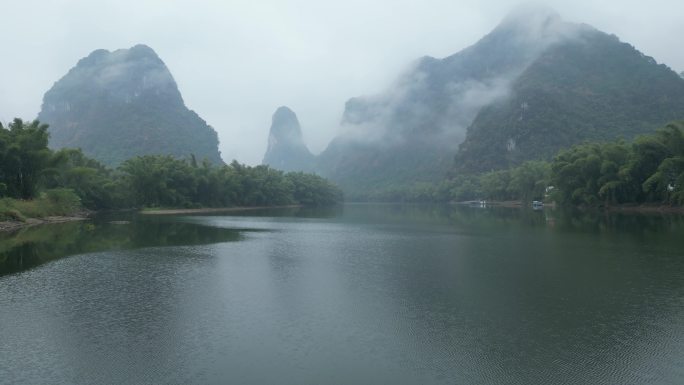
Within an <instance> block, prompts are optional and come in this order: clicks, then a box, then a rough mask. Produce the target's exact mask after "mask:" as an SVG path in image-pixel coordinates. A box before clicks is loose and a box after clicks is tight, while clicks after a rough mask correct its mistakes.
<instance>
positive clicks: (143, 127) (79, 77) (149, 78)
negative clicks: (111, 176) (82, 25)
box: [38, 45, 222, 166]
mask: <svg viewBox="0 0 684 385" xmlns="http://www.w3.org/2000/svg"><path fill="white" fill-rule="evenodd" d="M38 119H39V120H40V121H41V122H45V123H47V124H49V125H50V129H49V130H50V147H51V148H54V149H60V148H80V149H82V150H83V152H84V153H85V154H86V155H88V156H89V157H92V158H95V159H97V160H98V161H100V162H102V163H103V164H106V165H108V166H118V165H119V164H121V162H123V161H124V160H126V159H129V158H131V157H133V156H138V155H157V154H161V155H173V156H176V157H189V156H190V155H191V154H194V155H195V156H196V157H197V158H198V159H207V160H209V161H210V162H212V163H214V164H220V163H222V160H221V157H220V154H219V151H218V136H217V134H216V132H215V131H214V129H213V128H212V127H210V126H209V125H207V123H206V122H205V121H204V120H203V119H202V118H200V117H199V116H198V115H197V114H196V113H195V112H194V111H192V110H190V109H188V108H187V107H186V106H185V103H184V101H183V98H182V96H181V94H180V92H179V91H178V86H177V85H176V82H175V80H174V79H173V76H172V75H171V72H169V69H168V68H167V67H166V65H165V64H164V62H163V61H162V60H161V59H160V58H159V57H158V56H157V54H156V53H155V52H154V51H153V50H152V49H151V48H149V47H147V46H144V45H136V46H134V47H132V48H130V49H120V50H116V51H113V52H109V51H106V50H97V51H94V52H92V53H91V54H90V55H88V56H87V57H85V58H83V59H81V60H80V61H79V62H78V64H77V65H76V66H75V67H74V68H72V69H71V70H70V71H69V72H68V73H67V74H66V75H65V76H64V77H63V78H62V79H60V80H59V81H57V82H56V83H55V84H54V85H53V87H52V88H51V89H50V90H49V91H48V92H46V93H45V96H44V98H43V105H42V109H41V112H40V114H39V115H38Z"/></svg>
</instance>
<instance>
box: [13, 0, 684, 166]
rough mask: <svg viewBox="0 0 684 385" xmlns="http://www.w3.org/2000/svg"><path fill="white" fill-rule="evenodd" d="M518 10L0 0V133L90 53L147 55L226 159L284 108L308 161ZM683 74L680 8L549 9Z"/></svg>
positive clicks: (271, 0) (559, 1) (430, 0)
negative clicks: (349, 116) (349, 124)
mask: <svg viewBox="0 0 684 385" xmlns="http://www.w3.org/2000/svg"><path fill="white" fill-rule="evenodd" d="M519 3H520V2H519V1H507V0H477V1H475V0H472V1H471V0H468V1H462V0H413V1H408V0H376V1H372V0H344V1H324V0H281V1H277V0H251V1H238V0H223V1H218V0H217V1H197V0H195V1H190V0H146V1H145V0H97V1H96V0H16V1H13V0H0V19H1V22H2V33H0V47H1V48H2V56H1V57H0V121H2V122H7V121H9V120H11V119H12V118H13V117H15V116H17V117H22V118H24V119H33V118H35V117H36V115H37V114H38V112H39V110H40V104H41V101H42V97H43V94H44V93H45V91H47V90H48V89H49V88H50V87H51V86H52V84H53V83H54V82H55V81H57V80H58V79H59V78H60V77H62V76H63V75H64V74H65V73H66V72H67V71H68V70H69V69H70V68H71V67H73V66H74V65H75V64H76V62H77V61H78V60H79V59H80V58H82V57H84V56H86V55H88V54H89V53H90V52H91V51H93V50H95V49H98V48H105V49H108V50H114V49H117V48H128V47H131V46H133V45H135V44H137V43H144V44H147V45H149V46H150V47H152V48H153V49H154V50H155V51H156V52H157V54H159V56H160V57H161V58H162V60H164V62H165V63H166V65H167V66H168V67H169V69H170V70H171V73H172V74H173V76H174V77H175V79H176V82H177V83H178V86H179V88H180V91H181V93H182V94H183V97H184V99H185V103H186V105H187V106H188V107H189V108H191V109H193V110H195V111H196V112H197V113H198V114H199V115H200V116H202V117H203V118H204V119H205V120H206V121H207V122H208V123H209V124H210V125H212V126H213V127H214V128H215V129H216V130H217V131H218V134H219V140H220V142H221V144H220V150H221V152H222V156H223V158H224V160H226V161H230V160H232V159H238V160H240V161H242V162H246V163H249V164H257V163H259V162H260V161H261V158H262V156H263V154H264V151H265V149H266V141H267V136H268V129H269V126H270V121H271V115H272V114H273V112H274V111H275V109H276V108H277V107H278V106H280V105H287V106H289V107H290V108H292V109H293V110H294V111H295V112H296V113H297V115H298V117H299V120H300V123H301V124H302V130H303V132H304V137H305V140H306V142H307V143H308V145H309V147H310V148H311V150H312V151H313V152H314V153H318V152H320V151H322V150H323V149H324V148H325V146H326V145H327V144H328V142H329V141H330V139H331V138H332V137H333V136H334V135H335V134H336V132H338V130H339V125H338V122H339V120H340V116H341V114H342V110H343V108H344V102H345V101H346V100H347V99H348V98H350V97H353V96H358V95H364V94H374V93H378V92H381V91H382V90H383V89H384V88H385V87H387V86H388V85H389V84H390V83H391V82H392V81H393V79H395V78H396V76H397V75H398V74H399V73H401V72H402V70H404V69H405V68H406V67H407V66H408V65H410V64H411V63H412V62H413V61H414V60H415V59H417V58H418V57H420V56H424V55H430V56H435V57H444V56H448V55H450V54H452V53H455V52H457V51H459V50H461V49H462V48H465V47H467V46H468V45H471V44H473V43H475V42H476V41H477V40H478V39H479V38H480V37H482V36H483V35H484V34H486V33H487V32H489V31H490V30H491V29H492V28H494V27H495V26H496V24H497V23H498V22H499V20H500V19H501V18H502V17H504V16H505V14H506V13H508V11H510V10H511V9H512V8H514V7H515V6H516V5H517V4H519ZM543 4H547V5H549V6H551V7H553V8H555V9H556V10H557V11H558V12H559V13H560V14H561V15H562V16H563V18H564V19H566V20H569V21H575V22H584V23H588V24H591V25H593V26H594V27H597V28H598V29H601V30H603V31H605V32H609V33H614V34H616V35H618V36H619V37H620V39H621V40H622V41H626V42H629V43H631V44H633V45H634V46H635V47H637V49H639V50H641V51H642V52H644V53H645V54H647V55H650V56H653V57H654V58H655V59H656V60H657V61H658V62H660V63H665V64H667V65H668V66H670V67H671V68H673V69H674V70H676V71H677V72H679V71H684V50H682V49H681V48H682V37H684V23H683V22H682V20H683V17H684V16H683V15H684V2H682V0H662V1H657V0H656V1H644V0H620V1H601V2H598V1H596V0H574V1H567V0H554V1H546V2H543Z"/></svg>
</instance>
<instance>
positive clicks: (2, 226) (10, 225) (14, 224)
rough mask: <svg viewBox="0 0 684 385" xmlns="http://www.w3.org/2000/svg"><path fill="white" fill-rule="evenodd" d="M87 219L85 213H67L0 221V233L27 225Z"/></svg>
mask: <svg viewBox="0 0 684 385" xmlns="http://www.w3.org/2000/svg"><path fill="white" fill-rule="evenodd" d="M87 219H88V216H87V215H78V214H74V215H69V216H50V217H43V218H27V219H26V221H24V222H21V221H0V233H9V232H12V231H16V230H20V229H23V228H27V227H32V226H39V225H48V224H53V223H66V222H76V221H85V220H87Z"/></svg>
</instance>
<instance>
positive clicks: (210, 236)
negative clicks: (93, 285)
mask: <svg viewBox="0 0 684 385" xmlns="http://www.w3.org/2000/svg"><path fill="white" fill-rule="evenodd" d="M239 239H240V233H239V232H238V231H236V230H232V229H222V228H215V227H207V226H200V225H195V224H191V223H180V222H174V221H172V220H169V219H156V218H151V219H139V220H133V221H131V222H130V223H129V224H112V223H109V222H106V221H97V220H96V221H95V222H72V223H64V224H55V225H45V226H37V227H29V228H25V229H22V230H20V231H18V232H16V233H13V234H4V235H2V236H1V237H0V275H3V274H8V273H13V272H18V271H22V270H25V269H28V268H31V267H34V266H38V265H41V264H43V263H45V262H48V261H51V260H55V259H59V258H62V257H66V256H69V255H74V254H81V253H90V252H96V251H103V250H122V249H137V248H143V247H162V246H187V245H198V244H210V243H218V242H230V241H237V240H239Z"/></svg>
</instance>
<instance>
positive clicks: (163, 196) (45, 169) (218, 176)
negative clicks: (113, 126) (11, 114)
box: [0, 119, 342, 210]
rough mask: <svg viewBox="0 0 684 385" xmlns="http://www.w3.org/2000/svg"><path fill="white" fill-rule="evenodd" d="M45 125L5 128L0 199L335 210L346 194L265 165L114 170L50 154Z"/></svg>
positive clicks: (149, 165)
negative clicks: (295, 206) (330, 207)
mask: <svg viewBox="0 0 684 385" xmlns="http://www.w3.org/2000/svg"><path fill="white" fill-rule="evenodd" d="M47 127H48V126H47V125H46V124H41V123H40V122H38V121H33V122H31V123H25V122H23V121H22V120H21V119H15V120H14V121H13V122H12V123H10V124H9V125H8V126H7V127H3V126H2V125H1V124H0V198H2V197H8V198H16V199H21V200H32V199H34V200H35V199H40V198H45V196H50V197H62V199H67V198H68V197H65V195H68V194H73V195H75V196H77V197H78V199H80V201H81V203H82V204H83V206H84V207H86V208H89V209H95V210H97V209H122V208H140V207H189V208H190V207H224V206H273V205H289V204H301V205H330V204H334V203H336V202H339V201H341V200H342V193H341V191H340V190H339V189H338V188H337V187H336V186H335V185H333V184H331V183H330V182H328V181H327V180H325V179H323V178H321V177H319V176H316V175H313V174H304V173H287V174H285V173H283V172H282V171H278V170H274V169H271V168H269V167H268V166H256V167H250V166H245V165H242V164H240V163H238V162H236V161H233V163H231V164H230V165H221V166H215V165H212V164H211V163H209V162H207V161H203V162H197V161H196V160H195V158H194V157H191V158H190V159H177V158H174V157H172V156H164V155H154V156H152V155H148V156H140V157H135V158H132V159H129V160H127V161H125V162H123V163H122V164H121V165H120V166H119V167H118V168H116V169H110V168H107V167H105V166H103V165H102V164H100V163H99V162H97V161H95V160H93V159H90V158H88V157H86V156H85V155H84V154H83V153H82V152H81V151H80V150H75V149H62V150H59V151H52V150H50V149H49V148H48V147H47V145H48V132H47Z"/></svg>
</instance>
